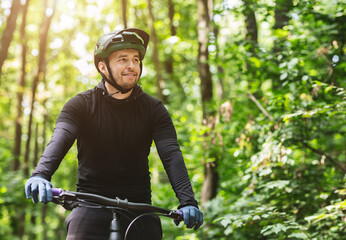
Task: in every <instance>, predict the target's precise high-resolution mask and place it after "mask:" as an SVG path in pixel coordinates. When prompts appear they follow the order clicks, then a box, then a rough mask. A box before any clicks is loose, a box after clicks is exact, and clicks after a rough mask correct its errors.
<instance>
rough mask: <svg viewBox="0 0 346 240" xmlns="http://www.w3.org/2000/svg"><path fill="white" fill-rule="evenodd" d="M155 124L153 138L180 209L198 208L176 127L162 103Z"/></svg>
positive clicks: (157, 108) (157, 109)
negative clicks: (190, 206) (185, 207)
mask: <svg viewBox="0 0 346 240" xmlns="http://www.w3.org/2000/svg"><path fill="white" fill-rule="evenodd" d="M153 124H154V127H153V129H154V131H153V138H154V141H155V144H156V148H157V151H158V154H159V156H160V158H161V161H162V163H163V166H164V168H165V170H166V173H167V175H168V178H169V180H170V183H171V185H172V188H173V190H174V192H175V194H176V196H177V198H178V199H179V202H180V205H179V207H178V208H181V207H184V206H187V205H192V206H196V207H198V203H197V201H196V200H195V196H194V192H193V189H192V186H191V182H190V179H189V175H188V172H187V169H186V166H185V162H184V158H183V155H182V152H181V150H180V147H179V144H178V141H177V134H176V131H175V127H174V125H173V122H172V119H171V117H170V115H169V113H168V111H167V110H166V108H165V107H164V106H163V104H162V103H160V104H157V106H156V108H155V113H154V123H153Z"/></svg>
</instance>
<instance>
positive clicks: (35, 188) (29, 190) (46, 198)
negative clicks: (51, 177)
mask: <svg viewBox="0 0 346 240" xmlns="http://www.w3.org/2000/svg"><path fill="white" fill-rule="evenodd" d="M25 194H26V198H27V199H30V198H31V197H32V201H33V202H34V203H38V195H39V196H40V202H43V203H47V202H50V201H52V198H53V197H52V184H51V183H50V182H49V181H47V180H46V179H44V178H43V177H40V176H34V177H31V178H29V179H28V180H27V181H26V183H25Z"/></svg>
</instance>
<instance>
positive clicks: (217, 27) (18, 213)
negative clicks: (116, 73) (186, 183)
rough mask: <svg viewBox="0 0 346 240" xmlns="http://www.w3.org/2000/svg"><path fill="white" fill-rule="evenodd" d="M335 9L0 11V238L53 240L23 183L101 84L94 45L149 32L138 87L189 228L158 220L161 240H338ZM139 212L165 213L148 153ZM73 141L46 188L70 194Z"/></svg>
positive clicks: (342, 199) (344, 161)
mask: <svg viewBox="0 0 346 240" xmlns="http://www.w3.org/2000/svg"><path fill="white" fill-rule="evenodd" d="M345 23H346V2H345V1H343V0H163V1H158V0H137V1H134V0H128V1H126V0H122V1H120V0H104V1H99V0H75V1H71V0H59V1H58V0H1V3H0V33H1V34H0V86H1V87H0V111H1V114H0V239H3V240H7V239H10V240H13V239H24V240H31V239H32V240H34V239H35V240H36V239H37V240H41V239H57V240H60V239H65V237H66V230H65V225H64V221H65V217H66V216H67V214H68V213H69V212H68V211H66V210H65V209H64V208H62V207H61V206H58V205H55V204H51V203H48V204H33V203H32V201H31V200H28V199H26V197H25V194H24V184H25V181H26V180H27V178H28V177H30V175H31V172H32V171H33V170H34V167H35V166H36V164H37V162H38V160H39V159H40V156H41V154H42V152H43V150H44V149H45V147H46V145H47V144H48V142H49V140H50V137H51V135H52V132H53V130H54V126H55V122H56V119H57V117H58V116H59V113H60V111H61V109H62V107H63V106H64V104H65V103H66V102H67V101H68V100H69V99H70V98H72V97H73V96H75V95H76V94H77V93H80V92H83V91H86V90H88V89H91V88H93V87H94V86H95V85H97V84H98V82H100V81H101V77H100V75H99V74H98V72H97V70H96V68H95V66H94V63H93V51H94V47H95V44H96V42H97V40H98V38H99V37H100V36H102V35H103V34H105V33H108V32H110V31H114V30H119V29H123V28H128V27H135V28H140V29H143V30H145V31H147V32H148V33H150V43H149V47H148V51H147V55H146V58H145V59H144V61H143V66H144V69H143V74H142V76H141V79H140V80H139V84H140V86H141V87H142V88H143V90H144V91H145V92H147V93H148V94H150V95H152V96H154V97H156V98H158V99H160V100H161V101H162V102H163V103H164V105H165V107H166V108H167V109H168V111H169V113H170V114H171V117H172V120H173V122H174V125H175V127H176V131H177V136H178V141H179V144H180V149H181V151H182V153H183V155H184V159H185V164H186V167H187V169H188V171H189V176H190V179H191V183H192V186H193V189H194V191H195V195H196V199H197V200H198V202H199V205H200V208H201V209H202V211H203V213H204V224H203V226H202V227H201V228H200V229H198V230H197V231H195V230H192V229H187V228H186V227H183V226H182V224H180V225H179V226H178V227H177V226H175V225H174V223H173V221H172V220H171V219H165V218H162V219H161V221H162V226H163V232H164V236H163V239H177V240H183V239H220V240H226V239H233V240H247V239H265V240H267V239H268V240H269V239H311V240H312V239H313V240H320V239H329V240H332V239H335V240H339V239H343V237H345V232H346V181H345V180H346V175H345V174H346V139H345V136H346V89H345V88H346V81H345V76H346V75H345V69H346V62H345V52H346V46H345V42H346V24H345ZM149 160H150V172H151V182H152V195H153V199H152V200H153V204H154V205H157V206H160V207H164V208H169V209H175V208H177V206H178V205H179V202H178V200H177V198H176V196H175V194H174V191H173V190H172V188H171V185H170V183H169V181H168V178H167V175H166V173H165V171H164V168H163V166H162V163H161V161H160V158H159V157H158V154H157V151H156V148H155V146H154V144H153V146H152V151H151V155H150V157H149ZM77 166H78V160H77V148H76V144H74V145H73V147H72V148H71V149H70V151H69V152H68V154H67V155H66V156H65V157H64V159H63V161H62V163H61V165H60V167H59V169H58V170H57V172H56V173H55V174H54V176H53V178H52V184H53V186H54V187H59V188H63V189H66V190H71V191H75V190H76V181H77Z"/></svg>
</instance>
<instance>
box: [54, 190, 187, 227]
mask: <svg viewBox="0 0 346 240" xmlns="http://www.w3.org/2000/svg"><path fill="white" fill-rule="evenodd" d="M52 194H53V202H54V203H56V204H60V205H62V206H63V207H64V208H66V209H69V210H70V209H71V205H72V208H73V207H74V206H76V203H77V205H78V203H79V202H83V203H85V202H88V203H92V204H96V205H99V206H104V207H110V208H112V207H113V208H114V207H118V208H122V209H128V210H140V211H148V212H156V213H161V214H162V215H163V216H165V217H169V218H172V219H175V220H177V221H183V213H182V212H181V211H179V210H169V209H165V208H161V207H157V206H153V205H150V204H146V203H134V202H129V201H127V199H125V200H121V199H119V198H115V199H112V198H107V197H103V196H100V195H97V194H92V193H82V192H72V191H67V190H63V189H61V188H52Z"/></svg>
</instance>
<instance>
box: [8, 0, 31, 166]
mask: <svg viewBox="0 0 346 240" xmlns="http://www.w3.org/2000/svg"><path fill="white" fill-rule="evenodd" d="M29 2H30V0H27V1H26V2H25V5H24V7H23V14H22V25H21V27H20V39H21V47H22V56H21V76H20V78H19V83H18V85H19V87H18V92H17V116H16V124H15V126H16V130H15V132H16V133H15V144H14V150H13V156H14V160H13V162H12V170H13V171H17V170H18V169H19V165H20V164H19V163H20V160H19V156H20V150H21V145H22V123H23V122H22V121H23V119H22V117H23V107H22V101H23V94H24V89H25V78H26V71H25V69H26V53H27V42H26V32H25V27H26V15H27V12H28V7H29Z"/></svg>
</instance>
